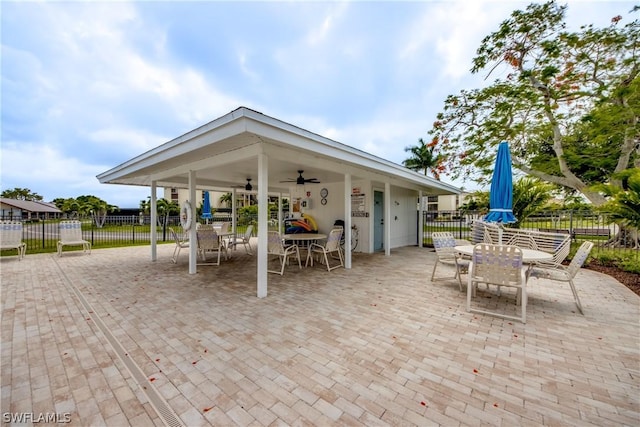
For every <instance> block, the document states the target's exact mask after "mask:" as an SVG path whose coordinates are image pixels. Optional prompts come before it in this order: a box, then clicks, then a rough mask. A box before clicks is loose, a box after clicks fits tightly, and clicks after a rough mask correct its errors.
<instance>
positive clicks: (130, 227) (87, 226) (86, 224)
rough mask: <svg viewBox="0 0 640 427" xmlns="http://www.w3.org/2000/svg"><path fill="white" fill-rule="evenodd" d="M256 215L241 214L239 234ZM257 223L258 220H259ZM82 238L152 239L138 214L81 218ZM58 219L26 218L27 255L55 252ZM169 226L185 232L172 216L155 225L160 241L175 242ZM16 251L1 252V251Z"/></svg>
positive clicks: (102, 242)
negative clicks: (99, 219)
mask: <svg viewBox="0 0 640 427" xmlns="http://www.w3.org/2000/svg"><path fill="white" fill-rule="evenodd" d="M225 221H228V222H231V217H230V216H216V217H214V218H213V219H211V220H209V223H212V224H217V223H222V222H225ZM254 221H255V220H254V219H253V218H248V217H246V216H243V217H239V218H238V223H237V225H238V226H237V232H238V234H242V233H244V231H245V230H246V228H247V226H248V225H249V224H251V223H255V222H254ZM256 222H257V221H256ZM81 223H82V238H83V239H84V240H87V241H89V242H91V247H92V248H107V247H118V246H133V245H148V244H150V242H151V231H150V228H151V227H150V217H149V216H148V215H147V216H138V215H126V216H107V218H106V220H105V223H104V224H103V225H102V227H97V226H96V224H95V223H94V222H93V221H91V220H90V219H83V220H81ZM58 224H59V220H51V221H25V222H23V226H22V241H23V242H24V243H26V244H27V254H29V253H41V252H55V251H56V245H57V242H58V240H60V232H59V228H58V227H59V225H58ZM169 228H173V229H174V230H175V231H176V232H177V233H178V234H181V233H182V232H183V230H182V226H181V225H180V217H178V216H171V217H169V218H167V219H166V221H162V223H161V224H159V225H157V226H156V227H155V232H156V236H157V241H158V242H159V243H163V242H170V241H173V240H172V238H171V233H170V232H169ZM9 253H12V254H15V250H13V251H12V252H10V251H9V250H7V251H2V254H3V255H4V254H9Z"/></svg>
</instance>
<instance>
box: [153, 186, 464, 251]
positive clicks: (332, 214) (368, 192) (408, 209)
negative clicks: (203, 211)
mask: <svg viewBox="0 0 640 427" xmlns="http://www.w3.org/2000/svg"><path fill="white" fill-rule="evenodd" d="M352 187H354V188H359V189H360V192H361V194H364V198H365V206H366V208H365V209H366V212H368V213H369V217H353V216H352V217H351V223H352V225H355V226H356V227H357V228H358V235H359V238H358V247H357V248H356V252H366V253H370V252H372V251H373V232H374V227H373V219H374V218H373V214H374V207H373V203H374V201H373V192H374V190H375V191H382V192H384V187H378V186H376V187H375V188H374V186H373V185H372V183H371V181H368V180H354V181H353V182H352ZM322 188H326V189H327V190H328V192H329V195H328V196H327V203H326V204H325V205H323V204H322V203H321V197H320V190H321V189H322ZM290 192H291V201H290V206H291V207H292V206H293V199H295V198H296V197H300V198H302V199H308V200H310V201H311V207H308V208H301V211H302V213H306V214H309V215H311V216H313V218H314V219H315V220H316V222H317V223H318V231H319V232H320V233H324V234H328V233H329V231H330V230H331V228H333V224H334V222H335V221H336V220H338V219H341V220H346V218H345V217H344V210H345V206H344V184H343V183H327V184H325V183H320V184H305V185H304V186H297V185H293V186H292V187H290ZM307 192H308V193H309V196H307ZM210 194H211V204H212V206H211V207H212V208H214V209H215V208H219V207H226V206H221V205H220V202H219V199H220V196H222V195H223V194H224V192H215V191H212V192H211V193H210ZM202 197H203V196H202V191H201V190H197V191H196V199H197V201H196V203H195V204H194V208H197V207H198V206H200V204H201V203H202ZM385 197H387V195H386V194H385ZM164 198H165V199H167V200H171V189H170V188H165V189H164ZM187 199H188V190H186V189H178V201H179V204H182V203H183V202H184V201H185V200H187ZM390 200H391V218H385V222H387V221H390V226H391V246H390V247H391V248H392V249H393V248H397V247H401V246H407V245H415V244H416V242H417V237H416V230H417V223H418V222H417V221H418V214H417V208H418V206H417V201H418V199H417V194H416V193H415V192H413V191H410V190H407V189H402V188H398V187H394V186H392V187H391V195H390ZM454 200H455V199H454ZM396 202H397V204H396Z"/></svg>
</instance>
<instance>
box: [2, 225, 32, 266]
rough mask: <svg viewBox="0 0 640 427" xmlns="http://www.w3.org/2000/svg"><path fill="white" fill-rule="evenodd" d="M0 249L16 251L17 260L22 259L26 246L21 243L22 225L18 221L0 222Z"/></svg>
mask: <svg viewBox="0 0 640 427" xmlns="http://www.w3.org/2000/svg"><path fill="white" fill-rule="evenodd" d="M0 249H2V250H5V249H16V250H17V251H18V260H21V259H22V258H24V254H25V252H26V251H27V244H26V243H24V242H23V241H22V223H21V222H20V221H1V222H0Z"/></svg>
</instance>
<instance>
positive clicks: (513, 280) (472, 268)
mask: <svg viewBox="0 0 640 427" xmlns="http://www.w3.org/2000/svg"><path fill="white" fill-rule="evenodd" d="M478 283H486V284H488V285H489V284H492V285H498V286H499V287H503V286H504V287H513V288H516V289H517V293H516V304H518V303H519V304H520V305H521V316H519V317H518V316H510V315H507V314H504V313H502V312H498V311H490V310H489V309H488V308H483V309H479V308H472V307H471V298H472V296H475V291H476V288H477V285H478ZM481 300H482V302H483V303H484V304H483V306H484V307H486V305H487V304H493V301H495V299H493V298H491V302H488V301H489V299H486V298H481ZM467 311H469V312H472V313H482V314H489V315H492V316H496V317H501V318H503V319H511V320H519V321H521V322H522V323H526V321H527V280H526V277H525V271H524V268H523V264H522V250H521V249H520V248H518V247H516V246H511V245H493V244H489V243H479V244H477V245H475V246H474V249H473V255H472V257H471V264H469V281H468V284H467Z"/></svg>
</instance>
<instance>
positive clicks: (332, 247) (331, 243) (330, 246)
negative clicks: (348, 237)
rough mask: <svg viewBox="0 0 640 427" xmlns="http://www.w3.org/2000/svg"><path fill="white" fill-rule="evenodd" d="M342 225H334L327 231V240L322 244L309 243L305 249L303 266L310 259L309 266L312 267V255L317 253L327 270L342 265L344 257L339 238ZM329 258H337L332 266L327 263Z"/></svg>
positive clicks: (307, 263)
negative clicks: (305, 256) (336, 261)
mask: <svg viewBox="0 0 640 427" xmlns="http://www.w3.org/2000/svg"><path fill="white" fill-rule="evenodd" d="M342 231H343V229H342V227H336V228H334V229H332V230H331V231H330V232H329V236H327V242H326V243H325V245H324V246H322V245H319V244H317V243H311V244H310V245H309V248H308V251H307V261H306V262H305V266H306V265H309V261H311V266H312V267H313V257H314V255H317V256H318V258H319V259H320V256H322V259H324V262H322V261H321V263H322V264H325V265H326V266H327V271H331V270H334V269H336V268H338V267H344V258H343V256H342V248H340V239H341V238H342ZM334 254H337V255H338V257H337V258H335V256H333V255H334ZM329 258H333V259H338V261H339V262H338V263H337V264H336V265H334V266H331V265H330V264H329Z"/></svg>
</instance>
